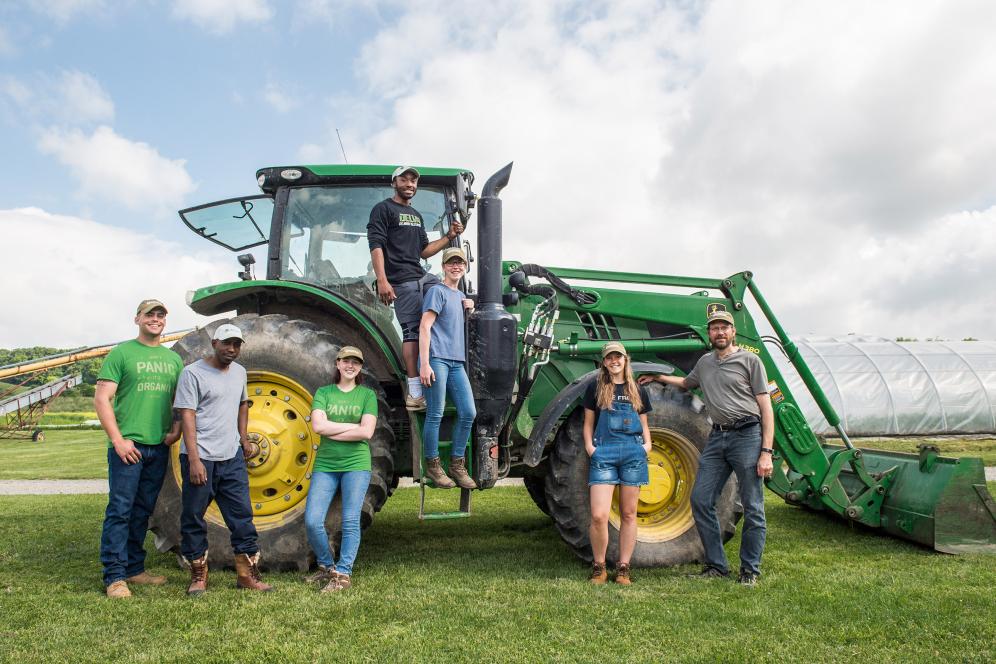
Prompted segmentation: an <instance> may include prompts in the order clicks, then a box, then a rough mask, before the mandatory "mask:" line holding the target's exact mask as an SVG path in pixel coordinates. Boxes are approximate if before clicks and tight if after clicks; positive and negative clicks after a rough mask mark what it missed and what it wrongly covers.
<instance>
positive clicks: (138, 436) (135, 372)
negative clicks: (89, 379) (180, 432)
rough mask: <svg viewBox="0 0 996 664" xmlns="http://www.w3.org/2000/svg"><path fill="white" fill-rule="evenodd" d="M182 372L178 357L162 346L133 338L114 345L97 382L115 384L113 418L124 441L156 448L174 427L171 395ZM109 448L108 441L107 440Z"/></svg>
mask: <svg viewBox="0 0 996 664" xmlns="http://www.w3.org/2000/svg"><path fill="white" fill-rule="evenodd" d="M182 369H183V361H182V360H181V359H180V356H179V355H177V354H176V353H174V352H173V351H172V350H170V349H169V348H165V347H163V346H146V345H145V344H142V343H140V342H139V341H137V340H136V339H132V340H131V341H126V342H124V343H123V344H120V345H118V346H116V347H115V348H114V349H113V350H112V351H111V352H110V353H108V354H107V358H105V359H104V364H103V365H101V367H100V373H99V374H97V380H109V381H111V382H112V383H117V385H118V389H117V392H115V393H114V417H115V419H116V420H117V421H118V429H120V430H121V435H122V436H123V437H124V438H127V439H129V440H132V441H134V442H136V443H142V444H143V445H158V444H160V443H161V442H163V436H165V435H166V433H167V432H168V431H169V430H170V427H171V426H172V424H173V392H175V391H176V381H177V379H178V378H179V376H180V371H181V370H182ZM107 445H108V447H110V446H111V441H110V440H108V441H107Z"/></svg>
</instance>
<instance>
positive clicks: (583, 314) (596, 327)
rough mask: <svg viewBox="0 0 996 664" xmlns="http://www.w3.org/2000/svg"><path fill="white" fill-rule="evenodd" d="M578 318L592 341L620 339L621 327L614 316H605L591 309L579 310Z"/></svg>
mask: <svg viewBox="0 0 996 664" xmlns="http://www.w3.org/2000/svg"><path fill="white" fill-rule="evenodd" d="M578 320H580V321H581V326H582V327H583V328H584V331H585V332H586V333H587V334H588V338H589V339H591V340H592V341H600V340H603V339H606V340H607V339H619V338H620V336H619V328H618V327H617V326H616V321H615V320H614V319H613V318H612V316H604V315H602V314H600V313H592V312H590V311H579V312H578Z"/></svg>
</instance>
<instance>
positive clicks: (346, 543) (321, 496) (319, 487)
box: [304, 470, 370, 574]
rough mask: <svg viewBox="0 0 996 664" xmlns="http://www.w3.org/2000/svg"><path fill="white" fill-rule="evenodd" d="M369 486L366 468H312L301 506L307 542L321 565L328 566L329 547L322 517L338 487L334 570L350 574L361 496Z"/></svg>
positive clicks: (357, 544) (357, 540) (331, 561)
mask: <svg viewBox="0 0 996 664" xmlns="http://www.w3.org/2000/svg"><path fill="white" fill-rule="evenodd" d="M369 486H370V471H369V470H349V471H345V472H341V473H323V472H321V471H315V473H314V474H313V475H312V476H311V487H310V488H309V489H308V502H307V504H306V505H305V508H304V528H305V530H306V531H307V532H308V543H310V544H311V550H312V551H314V552H315V560H316V562H317V563H318V564H319V565H321V566H322V567H328V568H331V567H332V565H333V563H334V561H333V560H332V550H331V548H330V547H329V534H328V532H326V530H325V517H326V515H327V514H328V512H329V505H331V504H332V499H333V498H335V494H336V491H338V490H339V489H340V488H341V489H342V494H341V496H342V497H341V500H342V544H341V545H340V547H339V562H338V563H337V564H335V571H337V572H339V573H340V574H352V573H353V562H354V561H355V560H356V552H357V551H358V550H359V548H360V511H361V509H362V508H363V498H364V497H365V496H366V495H367V487H369Z"/></svg>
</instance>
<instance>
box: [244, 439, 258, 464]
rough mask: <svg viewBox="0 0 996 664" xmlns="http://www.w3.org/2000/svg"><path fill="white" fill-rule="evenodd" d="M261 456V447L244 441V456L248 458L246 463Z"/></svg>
mask: <svg viewBox="0 0 996 664" xmlns="http://www.w3.org/2000/svg"><path fill="white" fill-rule="evenodd" d="M258 454H259V445H255V444H253V443H251V442H249V441H248V440H243V441H242V456H244V457H245V458H246V461H248V460H249V459H252V458H253V457H255V456H257V455H258Z"/></svg>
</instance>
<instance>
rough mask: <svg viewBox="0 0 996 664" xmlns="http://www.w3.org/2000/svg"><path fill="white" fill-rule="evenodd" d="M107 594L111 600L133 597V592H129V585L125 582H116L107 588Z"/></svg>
mask: <svg viewBox="0 0 996 664" xmlns="http://www.w3.org/2000/svg"><path fill="white" fill-rule="evenodd" d="M105 592H106V593H107V596H108V597H110V598H111V599H124V598H125V597H131V591H130V590H128V584H127V583H126V582H125V581H115V582H114V583H112V584H111V585H109V586H107V588H106V589H105Z"/></svg>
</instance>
